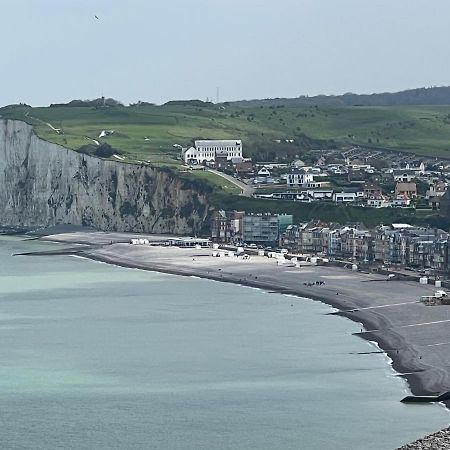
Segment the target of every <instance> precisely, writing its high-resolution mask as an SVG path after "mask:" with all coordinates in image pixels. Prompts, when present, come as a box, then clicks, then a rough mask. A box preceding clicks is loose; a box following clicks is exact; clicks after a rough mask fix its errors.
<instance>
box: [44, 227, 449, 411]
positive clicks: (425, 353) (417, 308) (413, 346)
mask: <svg viewBox="0 0 450 450" xmlns="http://www.w3.org/2000/svg"><path fill="white" fill-rule="evenodd" d="M134 236H135V235H134V234H131V233H105V232H75V233H64V234H57V235H50V236H45V237H42V238H41V239H42V240H44V241H49V242H58V243H65V244H69V245H70V244H72V246H73V244H84V245H81V246H79V247H77V248H76V251H75V252H74V251H73V250H75V249H74V248H73V247H72V248H71V249H70V252H68V253H67V254H71V255H73V256H80V257H83V258H87V259H91V260H94V261H98V262H103V263H107V264H112V265H117V266H121V267H127V268H132V269H140V270H147V271H154V272H161V273H166V274H172V275H181V276H186V277H198V278H203V279H209V280H212V281H220V282H226V283H233V284H238V285H242V286H247V287H253V288H258V289H263V290H265V291H267V292H277V293H281V294H288V295H293V296H295V297H299V298H309V299H312V300H315V301H320V302H322V303H325V304H327V305H329V306H331V307H333V308H335V309H336V310H337V311H336V312H331V313H329V314H332V315H340V316H343V317H346V318H348V319H350V320H352V321H354V322H356V323H358V324H362V326H363V329H362V330H361V332H358V333H354V334H355V336H357V337H361V338H363V339H365V340H367V341H371V342H375V343H376V344H377V346H378V347H379V348H380V349H381V350H382V351H383V352H384V353H385V354H386V355H387V356H388V357H389V359H390V360H391V361H392V363H391V366H392V368H393V369H394V371H395V372H396V373H397V376H401V377H403V378H404V379H405V380H406V381H407V384H408V386H409V389H410V390H411V392H412V393H413V394H415V395H433V394H438V393H442V392H444V391H448V390H450V376H449V374H448V372H447V367H448V366H449V365H450V335H448V333H447V332H446V331H447V329H448V327H449V326H450V307H445V306H443V307H426V306H424V305H423V304H421V303H419V298H420V296H421V295H431V294H433V293H434V292H435V288H434V287H433V286H429V285H425V286H424V285H419V284H418V283H417V282H413V281H397V280H396V281H392V280H391V281H387V279H386V277H385V276H380V275H377V274H365V273H360V272H353V271H351V270H348V269H343V268H338V267H330V266H312V265H308V264H305V265H302V267H301V268H300V269H299V268H295V267H294V266H293V265H292V264H285V265H282V266H278V265H277V263H276V261H275V260H274V259H269V258H267V257H258V256H252V257H251V259H250V260H243V259H242V258H238V257H236V256H234V257H224V258H217V257H212V249H180V248H177V247H161V246H139V245H130V244H128V243H127V242H129V238H130V237H134ZM142 237H145V238H149V239H150V242H153V243H156V242H160V241H161V239H162V236H151V235H149V236H142ZM50 253H51V252H50ZM58 254H61V252H58ZM318 280H322V281H323V282H324V285H323V286H322V285H314V286H311V287H309V286H307V285H305V284H307V282H313V283H314V282H315V281H318ZM443 317H444V319H443ZM446 336H448V337H447V338H446ZM446 341H449V342H446ZM400 400H401V399H400V398H399V401H400ZM446 406H448V407H449V406H450V405H449V404H446Z"/></svg>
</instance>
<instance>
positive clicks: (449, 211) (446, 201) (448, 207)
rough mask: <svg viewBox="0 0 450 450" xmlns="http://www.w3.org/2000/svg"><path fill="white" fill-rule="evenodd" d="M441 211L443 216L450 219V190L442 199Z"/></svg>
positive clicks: (440, 202)
mask: <svg viewBox="0 0 450 450" xmlns="http://www.w3.org/2000/svg"><path fill="white" fill-rule="evenodd" d="M439 209H440V211H441V215H443V216H447V217H450V188H449V189H447V190H446V191H445V194H444V195H443V196H442V197H441V198H440V201H439Z"/></svg>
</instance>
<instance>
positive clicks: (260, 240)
mask: <svg viewBox="0 0 450 450" xmlns="http://www.w3.org/2000/svg"><path fill="white" fill-rule="evenodd" d="M292 222H293V217H292V216H291V215H289V214H270V213H265V214H245V215H244V217H243V218H242V240H243V241H244V242H247V243H254V244H262V245H268V244H271V245H272V244H273V245H276V244H278V239H279V236H280V234H281V233H284V232H285V231H286V230H287V228H288V227H289V225H292Z"/></svg>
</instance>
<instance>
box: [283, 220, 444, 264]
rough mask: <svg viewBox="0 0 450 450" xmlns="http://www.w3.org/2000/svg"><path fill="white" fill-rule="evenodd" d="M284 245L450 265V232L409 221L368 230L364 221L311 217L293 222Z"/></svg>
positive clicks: (370, 259) (360, 256)
mask: <svg viewBox="0 0 450 450" xmlns="http://www.w3.org/2000/svg"><path fill="white" fill-rule="evenodd" d="M280 245H282V246H283V247H286V248H289V249H290V250H292V251H296V252H299V253H315V254H316V253H320V254H323V255H326V256H331V257H337V258H345V259H352V260H359V261H364V262H375V261H378V262H380V263H389V264H396V265H399V266H405V267H416V268H432V269H435V270H439V271H447V270H448V269H449V256H448V247H449V235H448V233H446V232H445V231H442V230H439V229H430V228H422V227H413V226H410V225H407V224H392V225H390V226H380V227H378V228H377V229H376V230H367V229H364V228H363V227H362V226H361V225H360V224H350V225H346V226H341V225H339V224H334V223H331V224H329V223H323V222H320V221H311V222H308V223H303V224H299V225H291V226H289V227H288V228H287V229H286V232H285V233H284V234H283V235H282V236H281V240H280Z"/></svg>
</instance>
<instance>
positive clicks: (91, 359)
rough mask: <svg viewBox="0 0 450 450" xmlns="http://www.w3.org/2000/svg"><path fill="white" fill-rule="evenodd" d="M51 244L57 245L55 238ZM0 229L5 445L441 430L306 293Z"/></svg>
mask: <svg viewBox="0 0 450 450" xmlns="http://www.w3.org/2000/svg"><path fill="white" fill-rule="evenodd" d="M55 245H56V244H55ZM55 245H54V244H45V243H40V242H36V241H32V242H23V241H21V240H20V239H18V238H0V405H1V408H0V442H1V444H0V446H1V448H5V449H170V450H172V449H183V450H184V449H188V450H190V449H192V450H194V449H208V450H215V449H342V450H344V449H345V450H349V449H376V450H381V449H393V448H395V447H396V446H399V445H401V444H403V443H406V442H408V441H412V440H414V439H416V438H418V437H420V436H422V435H424V434H427V433H430V432H433V431H436V430H437V429H439V428H442V427H444V426H447V425H448V421H449V418H450V415H449V414H448V412H447V410H446V409H445V408H443V407H442V406H439V405H434V406H433V405H403V404H401V403H400V402H399V400H400V399H401V398H402V397H403V396H404V395H405V394H406V392H407V391H406V385H405V383H404V382H403V381H402V380H401V379H400V378H398V377H395V374H394V372H393V371H392V370H391V368H390V366H389V361H388V359H387V358H386V357H385V356H384V355H381V354H370V355H359V354H357V353H358V352H367V351H373V350H376V348H375V347H373V346H371V344H369V343H367V342H365V341H363V340H361V339H359V338H357V337H355V336H352V335H351V333H354V332H356V331H359V326H358V325H357V324H354V323H352V322H350V321H348V320H346V319H342V318H337V317H334V316H327V315H326V313H327V312H329V311H330V308H329V307H327V306H326V305H323V304H321V303H318V302H313V301H311V300H306V299H299V298H294V297H288V296H283V295H278V294H269V293H265V292H262V291H260V290H256V289H250V288H245V287H240V286H235V285H230V284H221V283H216V282H211V281H206V280H200V279H196V278H184V277H177V276H172V275H163V274H157V273H149V272H143V271H137V270H131V269H123V268H118V267H113V266H108V265H105V264H100V263H95V262H91V261H87V260H83V259H77V258H73V257H67V256H51V257H24V256H16V257H12V256H11V254H12V253H15V252H23V251H36V250H40V249H48V248H52V247H54V246H55Z"/></svg>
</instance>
